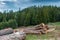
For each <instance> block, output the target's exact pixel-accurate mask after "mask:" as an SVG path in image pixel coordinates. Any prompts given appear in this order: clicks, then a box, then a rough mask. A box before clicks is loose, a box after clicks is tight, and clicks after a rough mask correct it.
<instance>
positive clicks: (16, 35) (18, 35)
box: [0, 32, 26, 40]
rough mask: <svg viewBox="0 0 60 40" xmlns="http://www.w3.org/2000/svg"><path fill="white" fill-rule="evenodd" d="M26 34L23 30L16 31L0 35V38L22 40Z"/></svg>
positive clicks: (2, 39) (3, 39) (0, 39)
mask: <svg viewBox="0 0 60 40" xmlns="http://www.w3.org/2000/svg"><path fill="white" fill-rule="evenodd" d="M25 37H26V34H25V33H24V32H16V33H12V34H9V35H3V36H0V40H24V39H25Z"/></svg>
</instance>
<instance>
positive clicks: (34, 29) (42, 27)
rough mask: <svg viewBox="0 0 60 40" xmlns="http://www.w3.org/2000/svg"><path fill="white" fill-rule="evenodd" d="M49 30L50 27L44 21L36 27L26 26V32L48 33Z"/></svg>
mask: <svg viewBox="0 0 60 40" xmlns="http://www.w3.org/2000/svg"><path fill="white" fill-rule="evenodd" d="M47 30H49V27H48V26H47V25H45V24H44V23H41V24H39V25H36V26H35V27H32V28H26V29H25V30H24V32H25V33H26V34H46V33H47Z"/></svg>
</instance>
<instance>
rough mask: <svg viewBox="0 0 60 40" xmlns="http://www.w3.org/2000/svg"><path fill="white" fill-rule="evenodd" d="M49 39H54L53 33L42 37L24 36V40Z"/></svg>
mask: <svg viewBox="0 0 60 40" xmlns="http://www.w3.org/2000/svg"><path fill="white" fill-rule="evenodd" d="M50 38H55V37H54V34H53V33H48V34H44V35H32V34H29V35H27V36H26V40H40V39H42V40H44V39H47V40H48V39H50Z"/></svg>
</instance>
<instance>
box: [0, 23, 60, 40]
mask: <svg viewBox="0 0 60 40" xmlns="http://www.w3.org/2000/svg"><path fill="white" fill-rule="evenodd" d="M56 24H57V25H59V24H58V22H57V23H55V24H54V23H49V24H48V27H46V28H48V29H49V31H48V32H47V33H45V32H46V31H45V32H44V31H42V32H43V33H42V34H41V32H39V31H38V30H40V29H41V28H42V27H41V26H43V23H41V24H39V25H35V26H34V27H32V26H31V27H30V26H28V27H21V28H17V29H14V32H15V34H16V32H25V33H26V35H25V34H23V35H25V36H22V37H25V38H24V39H18V38H17V39H18V40H59V39H60V38H59V37H60V32H59V28H60V27H59V28H58V26H57V25H56ZM39 26H40V27H39ZM44 26H45V24H44ZM43 28H44V27H43ZM44 29H45V28H44ZM42 30H43V29H42ZM46 30H47V29H46ZM37 31H38V32H37ZM8 35H10V36H13V35H11V33H10V34H8ZM3 36H4V35H3ZM6 36H7V35H6ZM16 36H17V35H16ZM0 37H1V36H0ZM7 37H8V36H7ZM0 39H1V38H0ZM17 39H15V40H17ZM7 40H8V39H7ZM10 40H11V39H10Z"/></svg>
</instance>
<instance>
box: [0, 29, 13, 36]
mask: <svg viewBox="0 0 60 40" xmlns="http://www.w3.org/2000/svg"><path fill="white" fill-rule="evenodd" d="M11 33H13V29H12V28H7V29H3V30H0V36H2V35H7V34H11Z"/></svg>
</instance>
